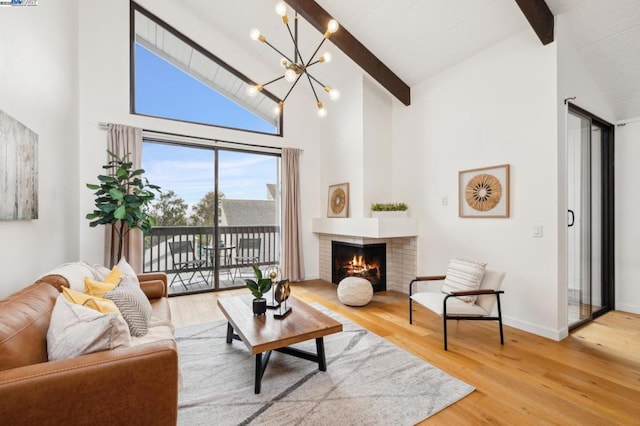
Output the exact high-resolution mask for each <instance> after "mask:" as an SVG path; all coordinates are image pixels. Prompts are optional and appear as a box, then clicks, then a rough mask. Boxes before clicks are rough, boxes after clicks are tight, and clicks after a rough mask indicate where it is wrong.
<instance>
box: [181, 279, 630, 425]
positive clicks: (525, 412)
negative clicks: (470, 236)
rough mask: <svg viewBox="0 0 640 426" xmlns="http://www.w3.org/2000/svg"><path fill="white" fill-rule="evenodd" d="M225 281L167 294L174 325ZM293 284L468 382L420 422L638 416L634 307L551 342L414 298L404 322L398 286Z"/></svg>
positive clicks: (205, 316)
mask: <svg viewBox="0 0 640 426" xmlns="http://www.w3.org/2000/svg"><path fill="white" fill-rule="evenodd" d="M247 291H248V290H246V289H240V290H229V291H224V292H218V293H206V294H199V295H192V296H182V297H174V298H170V299H169V302H170V305H171V312H172V315H173V320H174V324H175V325H176V327H182V326H186V325H191V324H197V323H203V322H208V321H215V320H220V319H224V317H223V316H222V314H221V313H220V311H219V309H218V308H217V306H216V299H217V298H218V297H225V296H227V295H230V294H246V293H247ZM292 294H293V295H294V296H296V297H298V298H299V299H301V300H303V301H305V302H308V303H311V302H319V303H321V304H322V305H324V306H326V307H327V308H329V309H331V310H333V311H335V312H337V313H339V314H341V315H343V316H344V317H346V318H349V319H351V320H352V321H354V322H356V323H358V324H360V325H361V326H363V327H365V328H367V329H368V330H371V331H372V332H374V333H376V334H378V335H380V336H382V337H384V338H386V339H387V340H389V341H390V342H393V343H394V344H396V345H398V346H400V347H402V348H404V349H405V350H407V351H409V352H411V353H413V354H415V355H417V356H419V357H420V358H422V359H424V360H426V361H428V362H429V363H431V364H432V365H434V366H436V367H438V368H440V369H442V370H444V371H446V372H448V373H449V374H451V375H453V376H455V377H458V378H459V379H461V380H463V381H465V382H467V383H469V384H470V385H472V386H474V387H475V388H476V391H475V392H473V393H472V394H471V395H469V396H467V397H466V398H464V399H462V400H461V401H459V402H457V403H455V404H454V405H452V406H451V407H448V408H446V409H444V410H442V411H441V412H439V413H437V414H435V415H434V416H432V417H430V418H429V419H428V420H426V421H424V422H422V423H421V424H429V425H431V424H434V425H439V424H442V425H462V424H464V425H467V424H474V425H476V424H491V425H502V424H504V425H528V424H531V425H539V424H559V425H616V424H619V425H632V424H636V425H637V424H640V316H639V315H634V314H627V313H623V312H611V313H608V314H606V315H604V316H603V317H600V318H598V319H597V320H595V321H593V322H592V323H590V324H588V325H586V326H583V327H582V328H580V329H578V330H575V331H574V332H572V333H571V334H570V335H569V337H567V338H566V339H564V340H563V341H561V342H555V341H552V340H548V339H545V338H542V337H538V336H536V335H533V334H529V333H526V332H524V331H520V330H517V329H514V328H510V327H505V345H504V346H501V345H500V341H499V335H498V329H497V323H495V322H493V321H490V322H484V321H476V322H472V321H461V322H458V323H456V322H454V321H450V322H449V327H448V328H449V351H447V352H445V351H444V350H443V348H442V320H441V319H440V317H438V316H436V315H435V314H433V313H431V312H429V311H427V310H426V309H424V308H422V307H419V306H418V307H415V311H414V324H413V325H409V319H408V318H409V313H408V301H407V300H408V299H407V295H405V294H402V293H399V292H393V291H389V292H383V293H376V294H375V296H374V299H373V301H372V302H371V303H370V304H369V305H367V306H365V307H361V308H352V307H348V306H344V305H342V304H341V303H340V302H339V301H338V298H337V296H336V286H335V285H333V284H331V283H328V282H325V281H321V280H313V281H305V282H302V283H295V284H293V285H292Z"/></svg>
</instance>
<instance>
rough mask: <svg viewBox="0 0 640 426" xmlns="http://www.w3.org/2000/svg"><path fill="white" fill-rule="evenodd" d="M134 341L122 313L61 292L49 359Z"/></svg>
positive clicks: (49, 336) (49, 338)
mask: <svg viewBox="0 0 640 426" xmlns="http://www.w3.org/2000/svg"><path fill="white" fill-rule="evenodd" d="M130 345H131V336H129V328H128V327H127V323H126V322H125V321H124V319H123V318H122V317H121V316H119V315H116V314H113V313H110V314H103V313H100V312H98V311H95V310H93V309H89V308H87V307H84V306H81V305H76V304H74V303H70V302H68V301H67V299H66V298H65V297H64V296H63V295H59V296H58V298H57V300H56V303H55V306H54V308H53V312H52V313H51V321H50V324H49V329H48V331H47V352H48V358H49V361H55V360H58V359H67V358H73V357H76V356H80V355H84V354H90V353H93V352H99V351H106V350H109V349H115V348H119V347H127V346H130Z"/></svg>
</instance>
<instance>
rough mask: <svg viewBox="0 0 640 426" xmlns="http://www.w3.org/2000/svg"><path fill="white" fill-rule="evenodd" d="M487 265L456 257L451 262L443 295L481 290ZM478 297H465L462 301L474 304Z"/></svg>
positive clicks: (443, 287)
mask: <svg viewBox="0 0 640 426" xmlns="http://www.w3.org/2000/svg"><path fill="white" fill-rule="evenodd" d="M486 266H487V264H486V263H483V262H474V261H472V260H465V259H460V258H457V257H454V258H453V259H451V261H450V262H449V267H448V268H447V277H446V278H445V279H444V283H443V284H442V292H443V293H447V294H449V293H451V292H454V291H469V290H477V289H479V288H480V283H481V282H482V278H483V277H484V272H485V270H486ZM476 298H477V296H463V297H460V299H461V300H464V301H465V302H469V303H474V302H475V301H476Z"/></svg>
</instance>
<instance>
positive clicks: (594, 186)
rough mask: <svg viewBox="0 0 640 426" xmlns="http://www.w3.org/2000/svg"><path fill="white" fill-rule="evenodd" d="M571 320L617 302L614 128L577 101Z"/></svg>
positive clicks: (570, 142)
mask: <svg viewBox="0 0 640 426" xmlns="http://www.w3.org/2000/svg"><path fill="white" fill-rule="evenodd" d="M567 154H568V157H567V158H568V163H567V170H568V188H567V189H568V202H567V206H568V210H567V226H568V229H567V248H568V252H567V256H568V270H567V278H568V288H567V295H568V304H569V306H568V323H569V327H570V328H571V327H575V326H577V325H580V324H582V323H584V322H586V321H589V320H590V319H592V318H593V317H594V315H597V314H601V313H604V312H606V311H608V310H610V309H612V307H613V296H612V295H613V173H612V170H613V162H612V158H613V155H612V154H613V128H612V126H611V125H608V124H606V123H604V122H602V121H600V120H597V119H596V118H595V117H593V116H591V115H590V114H588V113H586V112H584V111H582V110H580V109H579V108H577V107H571V108H570V109H569V113H568V118H567Z"/></svg>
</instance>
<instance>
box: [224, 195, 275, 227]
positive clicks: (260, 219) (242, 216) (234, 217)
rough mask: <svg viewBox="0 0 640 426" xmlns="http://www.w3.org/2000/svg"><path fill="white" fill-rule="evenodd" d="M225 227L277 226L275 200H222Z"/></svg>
mask: <svg viewBox="0 0 640 426" xmlns="http://www.w3.org/2000/svg"><path fill="white" fill-rule="evenodd" d="M221 201H222V215H223V225H226V226H275V225H276V202H275V200H231V199H227V198H223V199H222V200H221Z"/></svg>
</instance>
